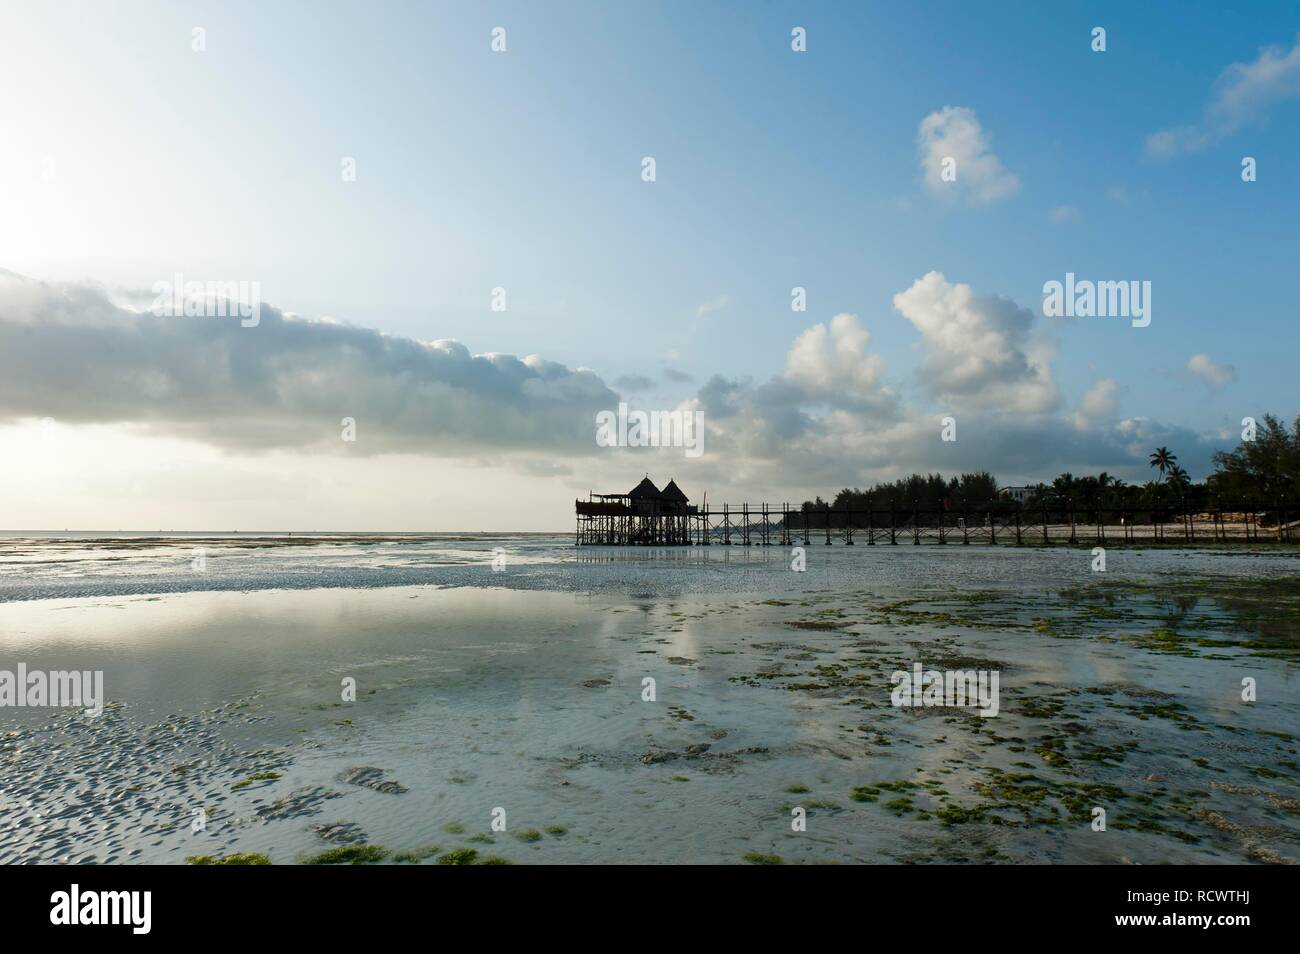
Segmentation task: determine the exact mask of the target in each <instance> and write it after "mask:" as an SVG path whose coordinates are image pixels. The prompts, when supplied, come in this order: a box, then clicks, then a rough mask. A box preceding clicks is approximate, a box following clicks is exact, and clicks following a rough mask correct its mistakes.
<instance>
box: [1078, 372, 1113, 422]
mask: <svg viewBox="0 0 1300 954" xmlns="http://www.w3.org/2000/svg"><path fill="white" fill-rule="evenodd" d="M1118 410H1119V382H1118V381H1116V380H1115V379H1114V378H1102V379H1100V380H1099V381H1097V382H1096V383H1095V384H1093V386H1092V387H1090V388H1089V389H1088V392H1087V393H1086V394H1084V396H1083V400H1081V401H1080V402H1079V409H1078V410H1077V411H1076V412H1075V414H1074V426H1075V427H1078V428H1086V427H1091V426H1093V425H1095V424H1098V423H1100V422H1102V421H1108V420H1111V419H1113V418H1114V417H1115V414H1116V412H1117V411H1118Z"/></svg>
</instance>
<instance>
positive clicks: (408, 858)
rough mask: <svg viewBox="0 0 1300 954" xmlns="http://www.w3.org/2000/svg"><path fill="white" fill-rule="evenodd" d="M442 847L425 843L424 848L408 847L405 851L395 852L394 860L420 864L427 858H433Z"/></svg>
mask: <svg viewBox="0 0 1300 954" xmlns="http://www.w3.org/2000/svg"><path fill="white" fill-rule="evenodd" d="M441 850H442V849H441V848H440V847H438V846H437V845H425V846H424V847H423V848H408V849H407V850H405V851H398V852H394V854H393V861H395V862H397V863H398V864H406V865H418V864H419V863H420V862H421V861H424V860H425V859H426V858H432V857H433V856H434V855H436V854H437V853H438V852H440V851H441Z"/></svg>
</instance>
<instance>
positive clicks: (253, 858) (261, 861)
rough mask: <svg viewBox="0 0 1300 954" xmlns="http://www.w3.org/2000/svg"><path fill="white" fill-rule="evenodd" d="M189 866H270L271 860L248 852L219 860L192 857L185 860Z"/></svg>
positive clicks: (260, 854) (202, 856)
mask: <svg viewBox="0 0 1300 954" xmlns="http://www.w3.org/2000/svg"><path fill="white" fill-rule="evenodd" d="M185 863H186V864H187V865H269V864H270V863H271V858H270V856H269V855H264V854H262V853H260V852H256V851H247V852H243V853H241V854H234V855H226V856H225V857H224V858H217V857H214V856H213V855H190V856H189V857H188V858H186V859H185Z"/></svg>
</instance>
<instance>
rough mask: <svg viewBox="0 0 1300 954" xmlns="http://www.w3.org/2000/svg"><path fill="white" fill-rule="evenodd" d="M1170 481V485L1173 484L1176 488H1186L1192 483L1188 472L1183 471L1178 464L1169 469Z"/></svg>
mask: <svg viewBox="0 0 1300 954" xmlns="http://www.w3.org/2000/svg"><path fill="white" fill-rule="evenodd" d="M1168 480H1169V483H1171V484H1173V485H1174V486H1175V487H1186V486H1187V485H1188V484H1190V483H1191V479H1190V478H1189V477H1188V476H1187V471H1185V470H1183V468H1182V467H1180V466H1178V465H1177V464H1174V465H1173V466H1172V467H1170V468H1169V477H1168Z"/></svg>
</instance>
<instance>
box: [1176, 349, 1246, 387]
mask: <svg viewBox="0 0 1300 954" xmlns="http://www.w3.org/2000/svg"><path fill="white" fill-rule="evenodd" d="M1187 370H1188V371H1190V372H1191V373H1192V374H1194V375H1196V376H1197V377H1198V378H1200V379H1201V380H1202V381H1205V382H1206V383H1208V384H1210V385H1211V386H1213V387H1223V385H1225V384H1229V383H1231V382H1232V381H1235V380H1236V378H1237V369H1236V368H1234V367H1233V366H1232V365H1230V364H1216V363H1215V362H1214V361H1212V360H1211V359H1210V356H1209V355H1208V354H1194V355H1192V356H1191V357H1190V358H1188V359H1187Z"/></svg>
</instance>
